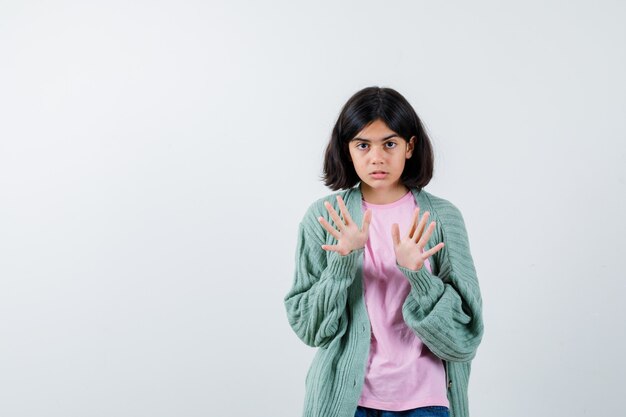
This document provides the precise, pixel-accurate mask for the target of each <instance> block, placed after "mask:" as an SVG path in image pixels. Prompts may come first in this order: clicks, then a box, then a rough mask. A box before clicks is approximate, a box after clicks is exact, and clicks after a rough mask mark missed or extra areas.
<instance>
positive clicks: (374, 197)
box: [360, 182, 409, 204]
mask: <svg viewBox="0 0 626 417" xmlns="http://www.w3.org/2000/svg"><path fill="white" fill-rule="evenodd" d="M360 189H361V196H362V197H363V200H365V201H367V202H368V203H372V204H389V203H393V202H394V201H398V200H400V199H401V198H402V197H404V196H405V195H406V193H407V192H408V191H409V188H408V187H406V186H405V185H404V184H402V183H399V184H397V185H396V186H395V187H394V188H392V189H387V188H384V189H376V188H372V187H370V186H369V185H367V184H365V183H364V182H361V186H360Z"/></svg>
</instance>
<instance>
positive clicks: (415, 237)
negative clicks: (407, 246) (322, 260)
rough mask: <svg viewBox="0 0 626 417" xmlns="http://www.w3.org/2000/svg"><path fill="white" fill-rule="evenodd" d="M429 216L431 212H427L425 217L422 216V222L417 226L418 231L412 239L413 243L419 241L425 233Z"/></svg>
mask: <svg viewBox="0 0 626 417" xmlns="http://www.w3.org/2000/svg"><path fill="white" fill-rule="evenodd" d="M428 216H430V213H429V212H425V213H424V215H423V216H422V219H421V220H420V222H419V224H418V225H417V229H416V230H415V234H414V235H413V237H412V238H411V239H413V242H415V241H417V239H418V238H419V237H420V236H421V235H422V233H423V232H424V227H425V226H426V220H427V219H428Z"/></svg>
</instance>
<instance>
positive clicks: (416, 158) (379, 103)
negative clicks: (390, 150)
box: [321, 87, 434, 191]
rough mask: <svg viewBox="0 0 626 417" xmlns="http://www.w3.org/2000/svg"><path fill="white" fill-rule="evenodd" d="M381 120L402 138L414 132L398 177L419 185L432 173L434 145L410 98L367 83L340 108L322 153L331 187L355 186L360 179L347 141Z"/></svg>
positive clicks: (426, 181)
mask: <svg viewBox="0 0 626 417" xmlns="http://www.w3.org/2000/svg"><path fill="white" fill-rule="evenodd" d="M379 119H380V120H382V121H383V122H385V124H386V125H387V126H388V127H389V128H390V129H391V130H393V131H394V132H396V133H397V134H398V135H399V136H400V137H401V138H403V139H404V140H405V141H408V140H409V139H411V137H412V136H415V148H414V150H413V154H412V156H411V158H410V159H407V160H406V163H405V165H404V171H403V172H402V176H401V177H400V181H402V183H403V184H404V185H405V186H407V187H417V188H418V189H421V188H422V187H425V186H426V184H428V183H429V182H430V180H431V178H432V177H433V165H434V156H433V147H432V144H431V142H430V139H429V137H428V135H427V134H426V130H425V129H424V126H423V125H422V121H421V120H420V118H419V117H418V116H417V113H415V110H414V109H413V107H412V106H411V105H410V104H409V102H408V101H407V100H406V99H405V98H404V97H403V96H402V95H401V94H400V93H398V92H397V91H396V90H394V89H391V88H381V87H367V88H364V89H362V90H360V91H358V92H356V93H355V94H354V95H353V96H352V97H350V99H349V100H348V101H347V102H346V104H345V105H344V106H343V108H342V109H341V113H339V117H338V118H337V123H335V127H334V128H333V131H332V135H331V137H330V141H329V142H328V146H327V147H326V153H325V156H324V174H323V176H322V178H321V179H322V181H324V184H325V185H326V186H327V187H330V188H331V189H332V190H333V191H337V190H340V189H347V188H351V187H353V186H355V185H356V184H357V183H358V182H359V181H360V180H361V179H360V178H359V176H358V175H357V173H356V170H355V169H354V164H353V163H352V160H351V159H350V151H349V150H348V144H349V143H350V141H351V140H352V139H353V138H354V137H355V136H356V135H357V134H358V133H359V132H360V131H361V130H363V129H364V128H365V127H367V125H369V124H370V123H372V122H374V121H375V120H379Z"/></svg>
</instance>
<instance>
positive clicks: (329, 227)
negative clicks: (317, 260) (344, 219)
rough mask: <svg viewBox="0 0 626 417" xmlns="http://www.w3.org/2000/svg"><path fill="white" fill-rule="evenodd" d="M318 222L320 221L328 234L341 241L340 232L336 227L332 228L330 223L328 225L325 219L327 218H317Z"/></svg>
mask: <svg viewBox="0 0 626 417" xmlns="http://www.w3.org/2000/svg"><path fill="white" fill-rule="evenodd" d="M317 220H318V221H319V222H320V223H321V224H322V227H323V228H324V229H326V230H328V233H330V234H331V235H333V237H334V238H335V239H337V240H339V237H340V236H341V235H340V234H339V232H338V231H337V229H335V228H334V227H332V226H331V225H330V223H328V222H327V221H326V219H325V218H323V217H318V218H317Z"/></svg>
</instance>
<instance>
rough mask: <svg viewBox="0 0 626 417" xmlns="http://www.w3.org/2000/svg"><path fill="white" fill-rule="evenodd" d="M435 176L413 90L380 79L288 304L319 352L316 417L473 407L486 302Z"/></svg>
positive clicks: (301, 244)
mask: <svg viewBox="0 0 626 417" xmlns="http://www.w3.org/2000/svg"><path fill="white" fill-rule="evenodd" d="M432 174H433V151H432V146H431V142H430V140H429V138H428V136H427V134H426V132H425V130H424V127H423V126H422V122H421V121H420V119H419V117H418V116H417V114H416V113H415V110H414V109H413V108H412V107H411V105H410V104H409V103H408V102H407V100H406V99H405V98H404V97H403V96H402V95H400V94H399V93H398V92H397V91H395V90H393V89H390V88H378V87H369V88H365V89H363V90H361V91H359V92H357V93H356V94H355V95H354V96H352V97H351V98H350V99H349V100H348V102H347V103H346V104H345V105H344V107H343V109H342V111H341V113H340V115H339V118H338V120H337V123H336V124H335V127H334V129H333V132H332V136H331V139H330V142H329V144H328V147H327V149H326V155H325V160H324V182H325V184H326V185H327V186H328V187H330V188H331V189H332V190H335V191H337V190H342V191H339V192H337V193H335V194H332V195H329V196H327V197H324V198H321V199H318V200H317V201H315V202H314V203H313V204H311V205H310V206H309V208H308V210H307V211H306V213H305V215H304V218H303V219H302V221H301V222H300V225H299V229H298V239H297V249H296V268H295V276H294V280H293V284H292V287H291V289H290V290H289V292H288V293H287V295H286V296H285V299H284V302H285V308H286V310H287V317H288V320H289V324H290V325H291V327H292V328H293V330H294V332H295V333H296V334H297V335H298V337H299V338H300V339H301V340H302V341H303V342H304V343H306V344H307V345H309V346H314V347H318V348H319V349H318V350H317V353H316V355H315V357H314V359H313V362H312V363H311V366H310V368H309V371H308V373H307V376H306V382H305V387H306V391H305V401H304V414H303V415H304V416H305V417H309V416H311V417H313V416H314V417H353V416H354V417H359V416H367V417H371V416H385V417H392V416H404V417H423V416H437V417H439V416H453V417H468V416H469V410H468V399H467V391H468V382H469V375H470V367H471V361H472V359H473V358H474V356H475V355H476V350H477V348H478V345H479V344H480V341H481V339H482V336H483V320H482V299H481V295H480V289H479V286H478V280H477V277H476V271H475V268H474V263H473V261H472V257H471V254H470V246H469V241H468V237H467V232H466V230H465V224H464V221H463V217H462V216H461V213H460V211H459V210H458V208H457V207H456V206H454V205H453V204H452V203H451V202H449V201H448V200H445V199H443V198H440V197H437V196H435V195H433V194H430V193H428V192H426V191H425V190H424V187H425V186H426V185H427V184H428V183H429V182H430V179H431V178H432ZM420 213H421V216H420ZM429 220H430V223H428V221H429Z"/></svg>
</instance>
